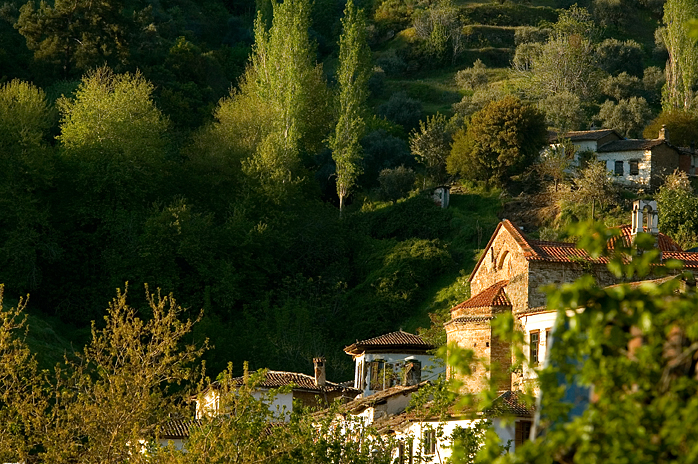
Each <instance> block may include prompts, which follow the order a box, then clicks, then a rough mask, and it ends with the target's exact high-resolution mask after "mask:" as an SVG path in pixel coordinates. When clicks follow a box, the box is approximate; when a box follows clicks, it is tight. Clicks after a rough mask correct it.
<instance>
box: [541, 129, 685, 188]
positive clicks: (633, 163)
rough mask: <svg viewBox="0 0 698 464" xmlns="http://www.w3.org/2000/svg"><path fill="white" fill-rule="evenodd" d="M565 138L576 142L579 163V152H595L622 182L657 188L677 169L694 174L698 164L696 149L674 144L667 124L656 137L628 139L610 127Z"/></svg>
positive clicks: (580, 132) (577, 133)
mask: <svg viewBox="0 0 698 464" xmlns="http://www.w3.org/2000/svg"><path fill="white" fill-rule="evenodd" d="M563 138H565V139H568V140H569V141H570V142H571V143H572V144H573V145H574V147H575V152H576V154H575V156H576V158H575V161H576V164H577V165H579V162H580V159H579V153H581V152H585V151H586V152H592V153H594V154H595V155H596V158H597V160H598V161H600V162H603V163H605V166H606V170H607V171H609V172H611V173H613V174H614V176H615V178H616V180H617V181H618V182H619V183H623V184H626V185H638V186H649V187H652V188H656V187H658V186H659V185H660V184H661V182H662V180H663V177H664V176H666V175H667V174H671V173H672V172H674V170H676V169H679V170H681V171H684V172H686V173H687V174H689V175H695V173H696V172H695V171H696V170H695V168H696V165H698V157H697V156H696V153H695V150H693V149H692V148H680V147H676V146H674V145H672V144H671V143H670V142H669V137H668V134H667V131H666V128H665V127H662V129H661V130H660V131H659V134H658V136H657V138H656V139H625V138H623V137H621V136H620V134H618V133H617V132H616V131H614V130H611V129H600V130H589V131H574V132H568V133H567V134H565V135H564V136H563ZM557 143H559V138H558V137H557V136H556V137H553V138H552V141H551V146H554V145H555V144H557Z"/></svg>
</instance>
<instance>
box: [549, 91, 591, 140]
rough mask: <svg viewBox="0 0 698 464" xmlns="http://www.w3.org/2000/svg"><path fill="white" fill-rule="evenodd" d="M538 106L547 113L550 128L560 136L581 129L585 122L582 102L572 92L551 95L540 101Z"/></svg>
mask: <svg viewBox="0 0 698 464" xmlns="http://www.w3.org/2000/svg"><path fill="white" fill-rule="evenodd" d="M538 106H539V107H540V109H541V110H543V111H545V120H546V122H547V124H548V126H549V127H552V128H555V129H557V131H558V133H560V134H565V133H567V132H568V131H571V130H577V129H579V128H580V127H581V125H582V123H583V122H584V120H585V117H584V111H583V109H582V101H581V100H580V98H579V97H578V96H577V95H575V94H573V93H572V92H560V93H557V94H553V95H549V96H548V97H546V98H545V99H543V100H540V101H539V102H538Z"/></svg>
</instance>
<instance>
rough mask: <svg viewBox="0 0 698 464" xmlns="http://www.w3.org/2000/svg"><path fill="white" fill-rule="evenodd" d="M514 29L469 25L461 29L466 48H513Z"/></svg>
mask: <svg viewBox="0 0 698 464" xmlns="http://www.w3.org/2000/svg"><path fill="white" fill-rule="evenodd" d="M515 33H516V29H515V28H513V27H500V26H483V25H471V26H466V27H465V28H463V41H464V43H465V45H466V48H482V47H513V46H514V42H515V39H514V37H515Z"/></svg>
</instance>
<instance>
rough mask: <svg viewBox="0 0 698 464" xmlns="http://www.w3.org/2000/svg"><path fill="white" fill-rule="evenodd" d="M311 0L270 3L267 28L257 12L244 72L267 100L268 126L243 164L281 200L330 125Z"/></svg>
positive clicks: (265, 123) (258, 93) (251, 86)
mask: <svg viewBox="0 0 698 464" xmlns="http://www.w3.org/2000/svg"><path fill="white" fill-rule="evenodd" d="M309 27H310V3H309V2H308V1H307V0H291V1H286V2H283V3H275V4H274V17H273V20H272V26H271V29H269V30H267V29H266V27H265V25H264V21H263V19H262V17H261V16H258V17H257V19H256V21H255V28H254V30H255V44H254V46H253V51H252V58H251V66H250V68H249V69H248V73H247V76H246V80H247V83H248V84H250V87H249V88H244V89H243V92H244V93H247V92H253V93H255V94H257V96H258V98H259V99H260V100H263V101H266V102H267V105H268V108H269V113H268V114H269V119H267V120H264V121H259V126H264V125H267V126H268V127H269V129H267V130H268V135H266V138H265V139H264V140H263V141H262V142H261V143H260V144H259V145H258V147H257V149H256V151H255V154H254V156H253V157H252V158H251V159H250V160H249V162H248V163H247V165H246V166H247V172H248V173H249V174H251V175H253V176H254V177H256V178H257V179H258V180H259V182H260V183H261V185H262V186H263V188H264V189H265V191H267V193H269V194H270V195H271V196H272V197H274V198H276V201H281V199H282V198H283V197H284V195H285V193H284V192H285V191H286V189H287V188H288V186H290V185H292V184H294V183H295V182H296V181H297V180H298V179H299V178H300V177H302V171H301V170H302V167H303V164H302V163H303V161H305V160H306V159H305V158H307V157H309V156H311V155H314V154H315V153H316V152H317V151H319V149H320V148H321V147H322V143H323V139H324V138H325V136H326V134H327V131H328V130H329V126H328V122H329V121H330V120H331V119H330V118H329V115H328V110H329V106H328V101H329V98H328V97H329V95H328V91H327V86H326V84H325V81H324V78H323V75H322V67H321V65H316V64H315V63H314V61H315V46H314V45H313V43H312V42H311V40H310V36H309Z"/></svg>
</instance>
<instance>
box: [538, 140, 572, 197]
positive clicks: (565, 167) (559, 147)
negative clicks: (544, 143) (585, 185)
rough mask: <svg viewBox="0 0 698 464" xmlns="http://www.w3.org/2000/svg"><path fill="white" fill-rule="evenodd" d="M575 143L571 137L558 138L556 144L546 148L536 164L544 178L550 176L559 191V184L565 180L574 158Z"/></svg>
mask: <svg viewBox="0 0 698 464" xmlns="http://www.w3.org/2000/svg"><path fill="white" fill-rule="evenodd" d="M574 152H575V149H574V144H572V142H570V140H569V139H558V143H557V144H556V145H555V146H551V147H550V148H548V149H546V150H544V151H543V152H542V153H541V154H540V158H539V160H538V162H537V163H536V165H535V168H536V171H537V172H538V174H540V175H541V176H542V177H543V178H550V179H552V181H553V185H554V186H555V192H557V189H558V185H559V184H560V183H561V182H562V181H564V180H565V178H566V177H567V175H568V171H569V169H570V167H571V166H572V160H573V159H574Z"/></svg>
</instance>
